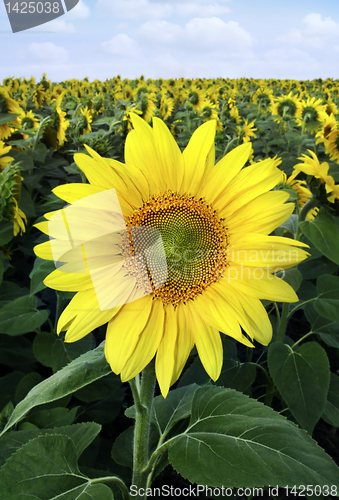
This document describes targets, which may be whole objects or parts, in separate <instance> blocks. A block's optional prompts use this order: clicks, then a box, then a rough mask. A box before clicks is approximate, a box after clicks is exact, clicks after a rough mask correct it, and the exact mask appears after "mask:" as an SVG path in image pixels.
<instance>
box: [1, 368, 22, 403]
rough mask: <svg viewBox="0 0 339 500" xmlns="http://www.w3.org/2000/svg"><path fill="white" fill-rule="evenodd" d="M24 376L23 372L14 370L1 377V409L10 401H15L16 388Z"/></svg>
mask: <svg viewBox="0 0 339 500" xmlns="http://www.w3.org/2000/svg"><path fill="white" fill-rule="evenodd" d="M24 376H25V374H24V373H23V372H19V371H14V372H11V373H8V374H7V375H5V376H4V377H1V378H0V387H1V392H0V409H2V408H3V407H4V406H5V405H6V404H7V403H9V402H10V401H12V403H14V394H15V390H16V388H17V386H18V384H19V382H20V380H21V379H22V378H23V377H24Z"/></svg>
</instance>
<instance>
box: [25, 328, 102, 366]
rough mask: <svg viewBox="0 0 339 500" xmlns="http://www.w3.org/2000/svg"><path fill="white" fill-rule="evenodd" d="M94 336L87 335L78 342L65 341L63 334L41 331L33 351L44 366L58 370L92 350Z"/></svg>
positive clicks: (35, 340) (36, 337)
mask: <svg viewBox="0 0 339 500" xmlns="http://www.w3.org/2000/svg"><path fill="white" fill-rule="evenodd" d="M92 343H93V336H92V335H91V334H89V335H86V336H85V337H84V338H83V339H80V340H78V341H77V342H70V343H66V342H64V340H63V338H62V336H59V335H56V334H53V333H48V332H39V333H38V334H37V335H36V336H35V339H34V341H33V352H34V355H35V357H36V359H37V360H38V361H39V362H40V363H41V364H42V365H44V366H48V367H50V368H52V369H53V371H55V372H56V371H58V370H60V369H61V368H63V367H64V366H65V365H67V364H68V363H69V362H70V361H73V359H76V358H78V357H79V356H81V354H84V353H86V352H87V351H89V350H91V348H92Z"/></svg>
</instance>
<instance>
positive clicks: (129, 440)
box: [111, 425, 134, 469]
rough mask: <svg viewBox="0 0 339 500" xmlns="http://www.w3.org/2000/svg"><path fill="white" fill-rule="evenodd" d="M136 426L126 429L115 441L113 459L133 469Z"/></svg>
mask: <svg viewBox="0 0 339 500" xmlns="http://www.w3.org/2000/svg"><path fill="white" fill-rule="evenodd" d="M133 437H134V425H132V426H131V427H128V429H125V430H124V431H123V432H122V433H121V434H119V436H118V437H117V438H116V440H115V441H114V444H113V447H112V454H111V455H112V458H113V460H114V462H116V463H117V464H119V465H123V466H124V467H129V468H130V469H133Z"/></svg>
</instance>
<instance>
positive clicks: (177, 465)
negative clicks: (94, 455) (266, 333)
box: [169, 386, 339, 487]
mask: <svg viewBox="0 0 339 500" xmlns="http://www.w3.org/2000/svg"><path fill="white" fill-rule="evenodd" d="M169 461H170V463H171V464H172V466H173V467H174V469H175V470H176V471H177V472H179V473H180V474H181V475H182V476H183V477H185V478H187V479H188V480H189V481H190V482H192V483H197V484H204V485H209V486H214V487H222V486H224V487H255V486H256V487H259V486H261V487H265V486H268V485H278V486H287V485H296V486H300V485H305V484H318V485H320V486H324V485H337V484H338V482H339V468H338V467H337V466H336V464H335V463H334V462H333V461H332V459H331V458H330V457H329V456H328V455H327V454H326V453H325V452H324V451H323V450H322V449H321V448H320V447H319V446H318V445H317V443H316V442H315V441H313V439H312V438H311V437H310V436H309V435H308V434H307V433H306V432H305V431H303V430H301V429H299V428H298V427H297V426H296V425H295V424H293V423H292V422H290V421H288V420H287V419H286V418H285V417H282V416H281V415H280V414H279V413H276V412H275V411H273V410H272V409H271V408H269V407H267V406H264V405H263V404H261V403H259V402H258V401H256V400H254V399H250V398H249V397H248V396H245V395H244V394H241V393H239V392H236V391H234V390H232V389H224V388H221V387H213V386H206V387H202V388H200V389H198V390H197V391H196V392H195V394H194V397H193V400H192V416H191V421H190V425H189V427H188V428H187V430H186V431H185V432H184V433H182V434H180V435H179V436H178V437H176V438H173V441H172V444H171V445H170V447H169Z"/></svg>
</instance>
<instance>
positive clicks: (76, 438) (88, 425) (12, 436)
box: [0, 422, 101, 465]
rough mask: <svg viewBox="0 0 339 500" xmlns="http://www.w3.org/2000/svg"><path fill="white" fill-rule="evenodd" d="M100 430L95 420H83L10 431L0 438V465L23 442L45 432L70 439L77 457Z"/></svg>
mask: <svg viewBox="0 0 339 500" xmlns="http://www.w3.org/2000/svg"><path fill="white" fill-rule="evenodd" d="M100 430H101V425H99V424H97V423H96V422H84V423H81V424H74V425H65V426H63V427H58V429H57V431H56V430H55V429H30V430H21V431H10V432H7V434H5V435H3V436H2V437H1V438H0V465H2V464H3V463H5V461H6V460H7V459H8V458H9V457H10V456H11V455H12V454H13V453H14V452H15V451H17V450H18V449H19V448H21V447H22V446H23V445H24V444H26V443H28V441H31V440H32V439H34V438H36V437H39V436H41V435H43V436H44V435H46V434H55V433H56V432H57V433H58V434H62V435H65V436H68V437H69V438H71V439H72V441H73V443H74V446H75V449H76V452H77V458H79V457H80V456H81V454H82V453H83V451H84V450H85V449H86V448H87V447H88V446H89V445H90V444H91V442H92V441H93V440H94V439H95V438H96V436H97V435H98V434H99V432H100Z"/></svg>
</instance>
